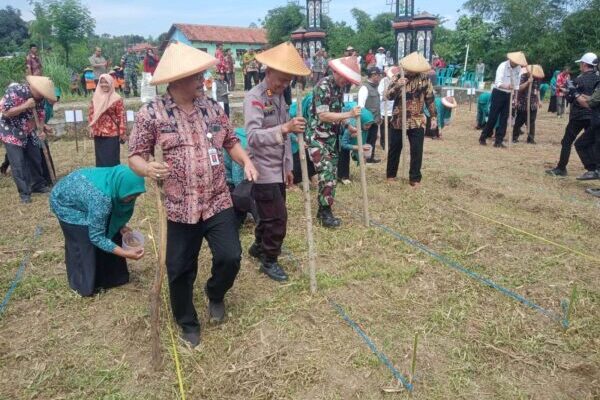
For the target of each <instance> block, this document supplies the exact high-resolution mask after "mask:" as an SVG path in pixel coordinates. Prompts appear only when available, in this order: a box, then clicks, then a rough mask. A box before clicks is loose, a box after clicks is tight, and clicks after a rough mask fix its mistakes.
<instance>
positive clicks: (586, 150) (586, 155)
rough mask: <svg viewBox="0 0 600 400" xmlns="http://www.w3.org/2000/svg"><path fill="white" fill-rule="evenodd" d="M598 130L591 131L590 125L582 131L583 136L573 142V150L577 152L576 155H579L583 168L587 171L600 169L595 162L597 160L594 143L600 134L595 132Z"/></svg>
mask: <svg viewBox="0 0 600 400" xmlns="http://www.w3.org/2000/svg"><path fill="white" fill-rule="evenodd" d="M598 130H599V129H593V127H592V126H591V125H590V126H588V127H587V128H586V129H585V130H584V131H583V135H581V136H579V138H578V139H577V140H576V141H575V150H577V154H579V158H580V159H581V163H582V164H583V167H584V168H585V169H586V170H588V171H595V170H596V169H598V168H599V167H600V165H599V164H598V162H597V161H598V160H597V159H596V157H597V154H596V151H597V150H596V148H597V147H598V145H597V144H596V141H597V139H598V136H600V134H599V133H598V132H595V131H598Z"/></svg>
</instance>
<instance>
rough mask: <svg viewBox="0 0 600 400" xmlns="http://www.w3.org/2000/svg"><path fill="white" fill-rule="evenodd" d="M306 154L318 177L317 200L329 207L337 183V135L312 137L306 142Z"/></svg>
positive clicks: (333, 197)
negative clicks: (320, 137) (321, 137)
mask: <svg viewBox="0 0 600 400" xmlns="http://www.w3.org/2000/svg"><path fill="white" fill-rule="evenodd" d="M308 154H309V156H310V159H311V161H312V162H313V164H314V165H315V170H316V171H317V175H318V179H319V194H318V196H317V201H318V202H319V204H320V205H322V206H325V207H327V206H329V207H331V206H332V205H333V203H334V201H335V188H336V185H337V165H338V146H337V137H336V136H330V137H329V138H327V139H316V138H315V139H313V140H311V141H310V142H309V143H308Z"/></svg>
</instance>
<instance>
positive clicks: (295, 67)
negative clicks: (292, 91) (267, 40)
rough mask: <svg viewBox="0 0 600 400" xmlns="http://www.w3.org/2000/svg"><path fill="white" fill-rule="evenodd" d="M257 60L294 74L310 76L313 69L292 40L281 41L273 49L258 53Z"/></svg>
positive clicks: (270, 66)
mask: <svg viewBox="0 0 600 400" xmlns="http://www.w3.org/2000/svg"><path fill="white" fill-rule="evenodd" d="M256 61H258V62H259V63H261V64H264V65H266V66H267V67H269V68H273V69H276V70H277V71H281V72H284V73H286V74H290V75H294V76H308V75H310V74H311V70H310V69H308V68H307V67H306V65H305V64H304V60H302V57H300V54H298V50H296V48H295V47H294V45H293V44H291V43H290V42H285V43H281V44H280V45H278V46H275V47H273V48H272V49H269V50H265V51H263V52H262V53H260V54H257V55H256Z"/></svg>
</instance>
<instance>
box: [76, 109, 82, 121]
mask: <svg viewBox="0 0 600 400" xmlns="http://www.w3.org/2000/svg"><path fill="white" fill-rule="evenodd" d="M75 122H83V111H81V110H75Z"/></svg>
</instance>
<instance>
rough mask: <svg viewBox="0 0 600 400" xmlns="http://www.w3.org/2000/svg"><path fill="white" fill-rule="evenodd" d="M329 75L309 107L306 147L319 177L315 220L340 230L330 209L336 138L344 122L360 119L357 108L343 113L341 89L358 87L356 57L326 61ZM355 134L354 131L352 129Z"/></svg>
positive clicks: (336, 156) (335, 164)
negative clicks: (354, 118) (355, 118)
mask: <svg viewBox="0 0 600 400" xmlns="http://www.w3.org/2000/svg"><path fill="white" fill-rule="evenodd" d="M328 64H329V67H330V68H331V70H332V75H328V76H326V77H325V78H323V79H321V81H320V82H319V83H317V85H316V86H315V88H314V89H313V98H312V104H311V107H310V110H309V118H308V125H307V127H306V143H307V146H308V154H309V156H310V158H311V161H312V162H313V163H314V164H315V169H316V170H317V174H318V177H319V196H318V199H317V200H318V203H319V211H318V212H317V219H318V220H319V221H320V222H321V224H322V225H323V226H325V227H327V228H336V227H338V226H340V224H341V221H340V220H339V219H338V218H336V217H335V216H334V215H333V212H332V211H331V206H332V205H333V203H334V200H335V187H336V177H337V164H338V151H339V150H338V135H340V134H341V133H342V125H345V124H346V120H347V119H349V118H353V117H360V107H356V108H354V109H353V110H351V111H348V112H342V107H343V106H344V88H345V87H346V86H351V85H352V84H354V85H358V84H360V80H361V77H360V70H359V67H358V61H357V59H356V57H354V56H352V57H343V58H337V59H335V60H331V61H329V63H328ZM352 131H353V132H354V134H356V133H355V132H356V130H355V129H354V128H352Z"/></svg>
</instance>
